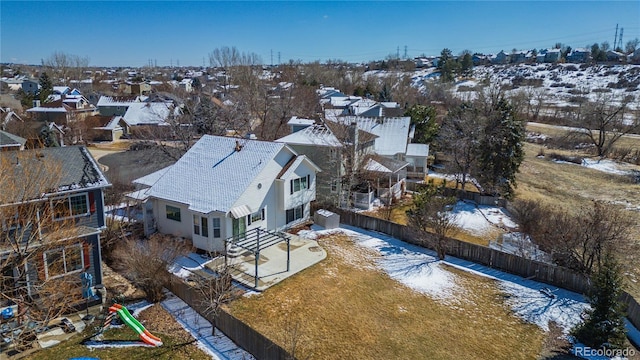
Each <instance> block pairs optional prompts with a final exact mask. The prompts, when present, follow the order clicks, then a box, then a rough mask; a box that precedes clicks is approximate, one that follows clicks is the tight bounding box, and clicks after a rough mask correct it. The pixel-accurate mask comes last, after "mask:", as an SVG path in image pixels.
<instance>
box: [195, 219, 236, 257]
mask: <svg viewBox="0 0 640 360" xmlns="http://www.w3.org/2000/svg"><path fill="white" fill-rule="evenodd" d="M194 215H197V216H200V217H201V218H202V217H205V218H206V219H207V221H208V225H209V226H208V230H209V235H208V236H207V237H204V236H202V235H197V234H195V233H194V232H193V216H194ZM215 218H219V219H220V237H214V232H213V219H215ZM189 222H190V223H191V239H192V241H193V246H195V247H196V248H198V249H202V250H205V251H219V252H221V251H223V250H224V240H225V239H226V238H228V237H229V236H231V235H229V236H227V234H226V231H227V229H228V230H229V231H231V219H229V218H228V217H227V216H226V214H223V213H219V212H213V213H211V214H207V215H205V214H201V213H196V212H190V214H189ZM200 229H201V230H200V234H202V223H200Z"/></svg>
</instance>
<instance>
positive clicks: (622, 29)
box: [613, 28, 624, 50]
mask: <svg viewBox="0 0 640 360" xmlns="http://www.w3.org/2000/svg"><path fill="white" fill-rule="evenodd" d="M623 32H624V28H620V39H618V47H619V48H620V49H622V33H623ZM613 50H615V49H613ZM622 50H624V49H622Z"/></svg>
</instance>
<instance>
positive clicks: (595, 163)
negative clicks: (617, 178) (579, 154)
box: [582, 159, 629, 175]
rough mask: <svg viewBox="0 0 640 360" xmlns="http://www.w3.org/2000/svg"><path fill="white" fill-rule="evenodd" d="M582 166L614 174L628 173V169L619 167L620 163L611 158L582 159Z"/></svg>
mask: <svg viewBox="0 0 640 360" xmlns="http://www.w3.org/2000/svg"><path fill="white" fill-rule="evenodd" d="M582 166H584V167H588V168H590V169H594V170H599V171H602V172H606V173H609V174H616V175H628V174H629V170H624V169H622V168H621V165H620V164H618V163H616V162H615V161H611V160H593V159H584V160H583V161H582Z"/></svg>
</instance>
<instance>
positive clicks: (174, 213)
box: [167, 205, 182, 221]
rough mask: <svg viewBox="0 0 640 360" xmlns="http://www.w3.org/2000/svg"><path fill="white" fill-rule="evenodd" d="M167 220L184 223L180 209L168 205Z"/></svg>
mask: <svg viewBox="0 0 640 360" xmlns="http://www.w3.org/2000/svg"><path fill="white" fill-rule="evenodd" d="M167 219H170V220H175V221H182V220H180V208H177V207H175V206H171V205H167Z"/></svg>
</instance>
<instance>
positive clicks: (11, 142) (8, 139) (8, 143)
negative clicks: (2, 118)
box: [0, 130, 27, 152]
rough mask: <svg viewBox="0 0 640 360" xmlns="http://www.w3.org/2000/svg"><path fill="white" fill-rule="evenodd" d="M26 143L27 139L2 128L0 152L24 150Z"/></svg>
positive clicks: (0, 131)
mask: <svg viewBox="0 0 640 360" xmlns="http://www.w3.org/2000/svg"><path fill="white" fill-rule="evenodd" d="M26 143H27V139H24V138H21V137H20V136H18V135H13V134H11V133H8V132H6V131H2V130H0V152H2V151H14V150H24V145H25V144H26Z"/></svg>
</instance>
